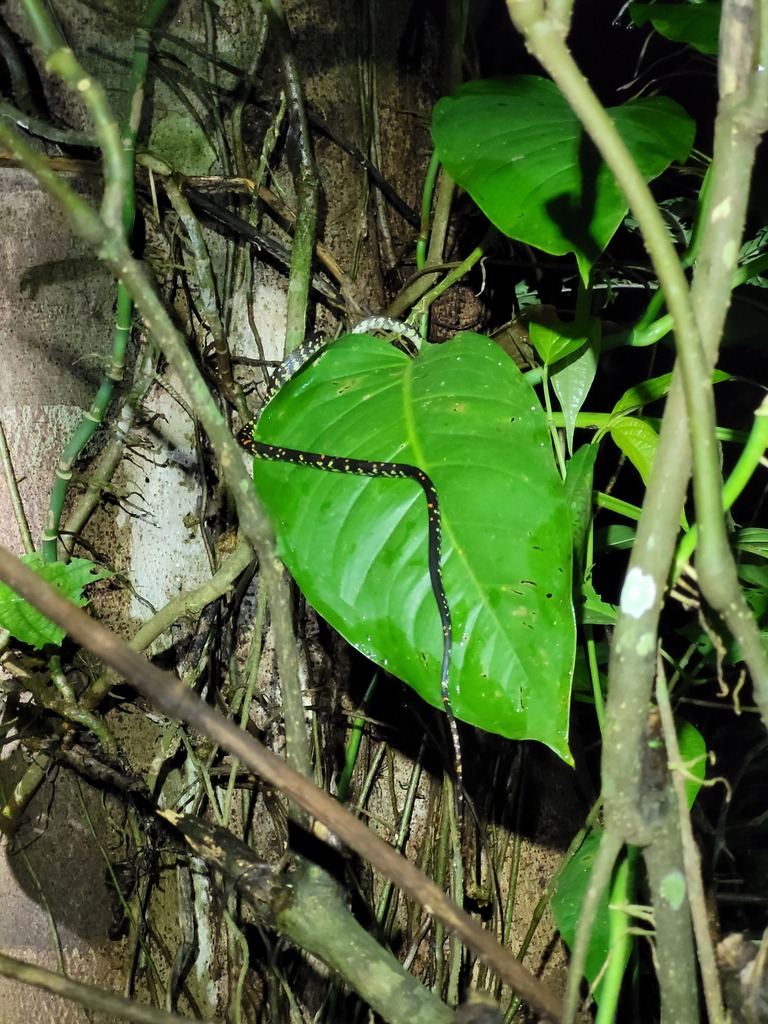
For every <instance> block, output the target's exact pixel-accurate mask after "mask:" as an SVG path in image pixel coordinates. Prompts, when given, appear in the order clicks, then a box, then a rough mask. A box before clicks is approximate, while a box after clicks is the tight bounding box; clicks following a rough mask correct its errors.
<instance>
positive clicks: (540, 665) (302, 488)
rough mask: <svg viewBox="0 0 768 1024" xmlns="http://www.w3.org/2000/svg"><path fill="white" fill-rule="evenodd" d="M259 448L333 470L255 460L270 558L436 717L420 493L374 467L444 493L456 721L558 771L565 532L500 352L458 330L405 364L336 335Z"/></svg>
mask: <svg viewBox="0 0 768 1024" xmlns="http://www.w3.org/2000/svg"><path fill="white" fill-rule="evenodd" d="M256 436H257V439H258V440H259V441H263V442H266V443H269V444H273V445H279V446H285V447H290V448H293V449H298V450H301V451H313V452H322V453H325V454H326V455H328V456H334V457H336V458H334V459H333V460H331V459H328V460H326V461H327V464H328V465H329V467H330V463H331V462H333V466H334V467H335V468H336V469H337V470H342V472H323V471H320V470H318V469H316V468H314V467H309V466H301V465H296V464H292V463H285V462H268V461H265V460H261V459H258V458H257V459H255V460H254V481H255V484H256V488H257V491H258V493H259V495H260V497H261V498H262V500H263V501H264V503H265V504H266V506H267V508H268V510H269V512H270V515H271V517H272V520H273V522H274V525H275V529H276V532H277V535H278V540H279V543H280V547H281V554H282V556H283V558H284V559H285V562H286V564H287V566H288V568H289V569H290V571H291V573H292V574H293V576H294V577H295V579H296V581H297V582H298V584H299V586H300V587H301V589H302V590H303V591H304V593H305V594H306V596H307V599H308V600H309V601H310V602H311V604H312V605H313V606H314V607H315V608H316V609H317V610H318V611H319V612H320V613H321V614H322V615H323V616H324V617H325V618H326V619H327V620H328V621H329V622H330V623H331V624H332V625H333V626H334V627H335V628H336V629H337V630H339V632H341V633H342V634H343V635H344V636H345V637H346V638H347V640H349V642H350V643H352V644H353V645H354V646H355V647H357V648H358V650H360V651H362V652H363V653H364V654H366V655H367V656H368V657H369V658H371V659H372V660H373V661H375V662H377V663H378V664H380V665H382V666H384V667H385V668H387V669H388V670H389V671H391V672H392V673H393V674H395V675H397V676H399V677H400V678H401V679H403V680H404V681H405V682H407V683H408V684H409V685H410V686H412V687H413V688H414V689H415V690H417V691H418V692H419V693H420V694H421V695H422V697H424V699H425V700H427V701H429V703H431V704H433V705H435V706H436V707H439V706H440V705H441V700H440V663H441V659H442V632H441V626H440V619H439V614H438V608H437V603H436V601H435V596H434V594H433V591H432V587H431V584H430V579H429V573H428V563H427V554H428V532H427V529H428V522H427V509H426V502H425V497H424V493H423V491H422V489H421V487H420V486H419V485H418V484H417V483H415V482H414V481H413V480H410V479H407V478H398V477H397V476H396V475H395V476H393V475H392V472H391V470H390V469H387V468H386V467H383V468H382V471H381V472H380V474H379V475H378V476H373V477H372V476H357V475H352V474H349V473H344V472H343V459H344V458H355V459H367V460H376V461H378V462H382V461H383V462H385V463H405V464H410V465H416V466H418V467H420V468H421V469H422V470H423V471H424V472H425V473H427V474H428V475H429V477H430V478H431V480H432V481H433V483H434V485H435V487H436V489H437V493H438V495H439V500H440V510H441V523H442V576H443V581H444V585H445V590H446V594H447V599H448V603H449V605H450V608H451V613H452V618H453V656H452V661H451V671H450V695H451V705H452V708H453V711H454V714H455V715H456V717H457V718H459V719H462V720H463V721H466V722H470V723H472V724H474V725H477V726H479V727H481V728H483V729H486V730H488V731H489V732H494V733H498V734H500V735H502V736H507V737H510V738H514V739H537V740H540V741H541V742H543V743H546V744H547V745H548V746H549V747H551V748H552V749H553V750H555V751H556V752H557V753H558V754H559V755H560V756H561V757H563V758H564V759H565V760H567V761H569V762H570V753H569V750H568V719H569V710H570V685H571V675H572V671H573V661H574V650H575V625H574V614H573V606H572V598H571V531H570V524H569V517H568V509H567V504H566V500H565V494H564V489H563V486H562V484H561V481H560V478H559V476H558V475H557V472H556V470H555V468H554V464H553V460H552V455H551V447H550V443H549V438H548V435H547V429H546V422H545V417H544V413H543V411H542V409H541V406H540V404H539V402H538V399H537V397H536V394H535V392H534V391H533V390H532V389H531V387H530V386H529V385H528V384H527V383H526V381H525V380H524V378H523V376H522V374H521V373H520V371H519V370H518V368H517V367H516V366H515V364H514V363H513V362H512V360H511V359H509V357H508V356H507V355H505V353H504V352H502V351H501V350H500V349H499V348H498V347H497V346H495V345H494V344H493V343H492V342H491V341H490V340H489V339H487V338H484V337H482V336H480V335H476V334H470V333H464V334H460V335H458V336H457V337H456V338H454V339H453V340H452V341H450V342H447V343H445V344H443V345H428V346H426V347H425V349H424V351H423V352H422V353H421V354H420V355H419V356H418V357H417V358H411V357H409V356H407V355H406V354H405V353H403V352H401V351H399V350H398V349H396V348H394V347H393V346H391V345H390V344H388V343H387V342H386V341H384V340H382V339H377V338H373V337H371V336H368V335H348V336H345V337H343V338H341V339H339V340H338V341H337V342H335V343H334V344H333V345H331V346H330V347H329V348H328V349H327V350H326V351H324V352H323V353H322V354H321V355H320V356H319V357H318V358H317V359H316V360H315V362H314V363H312V364H311V365H309V366H307V367H306V368H305V369H304V370H303V371H302V372H301V373H300V374H298V375H297V376H296V377H295V378H294V379H293V380H291V381H289V382H288V384H286V385H285V386H284V387H283V388H282V389H281V390H280V392H279V393H278V394H277V395H276V396H275V398H273V400H272V401H271V402H270V403H269V405H268V406H267V408H266V409H265V411H264V413H263V415H262V417H261V419H260V421H259V424H258V428H257V432H256Z"/></svg>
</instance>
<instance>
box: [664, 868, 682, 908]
mask: <svg viewBox="0 0 768 1024" xmlns="http://www.w3.org/2000/svg"><path fill="white" fill-rule="evenodd" d="M685 888H686V887H685V876H684V875H683V873H682V871H678V870H677V869H675V870H674V871H670V872H669V874H666V875H664V877H663V878H662V880H661V885H660V886H659V894H660V895H661V898H662V899H663V900H666V901H667V903H668V904H669V905H670V907H672V909H673V910H679V909H680V907H682V905H683V902H684V900H685Z"/></svg>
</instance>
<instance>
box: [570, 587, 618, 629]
mask: <svg viewBox="0 0 768 1024" xmlns="http://www.w3.org/2000/svg"><path fill="white" fill-rule="evenodd" d="M576 613H577V618H578V621H579V625H582V626H615V625H616V620H617V619H618V617H619V610H618V608H617V607H616V605H615V604H608V602H607V601H604V600H603V599H602V597H600V595H599V594H598V592H597V591H596V590H595V588H594V586H593V585H592V579H591V578H588V579H584V580H582V582H581V583H580V584H579V587H578V596H577V605H576Z"/></svg>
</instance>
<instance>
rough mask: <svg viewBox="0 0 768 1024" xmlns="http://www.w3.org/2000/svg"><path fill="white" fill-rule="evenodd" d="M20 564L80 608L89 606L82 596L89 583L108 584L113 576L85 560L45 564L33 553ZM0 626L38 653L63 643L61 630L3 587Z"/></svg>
mask: <svg viewBox="0 0 768 1024" xmlns="http://www.w3.org/2000/svg"><path fill="white" fill-rule="evenodd" d="M22 561H23V562H24V564H25V565H28V566H29V567H30V568H32V569H34V570H35V572H36V573H38V575H39V576H40V578H41V579H43V580H45V581H46V583H50V584H51V586H53V587H56V589H57V590H60V591H61V592H62V594H66V596H67V597H68V598H69V600H70V601H72V602H73V603H74V604H76V605H78V606H80V607H82V606H83V605H85V604H87V603H88V602H87V600H86V598H85V597H84V596H83V590H84V589H85V588H86V587H87V586H88V584H89V583H96V582H97V581H98V580H107V579H109V578H110V577H111V576H112V573H111V572H109V571H108V570H106V569H100V568H99V567H98V566H96V565H94V564H93V562H90V561H89V560H88V559H87V558H73V559H71V560H70V561H69V562H49V563H47V564H44V563H43V559H42V555H41V554H40V553H39V552H37V551H33V552H32V553H31V554H29V555H23V556H22ZM0 626H2V627H3V628H4V629H7V630H8V631H9V632H10V633H11V635H12V636H14V637H16V639H17V640H20V641H21V642H22V643H23V644H29V645H30V646H31V647H34V648H36V649H37V650H39V649H40V648H41V647H44V646H45V645H46V644H53V645H54V646H55V647H60V646H61V642H62V640H63V639H64V630H63V629H59V628H58V626H55V625H54V624H53V623H52V622H51V621H50V620H49V619H46V617H45V616H44V615H41V614H40V613H39V612H38V611H37V610H36V609H35V608H33V607H32V605H31V604H29V602H28V601H25V600H23V599H22V598H20V597H19V596H18V594H15V593H14V592H13V591H12V590H11V589H10V587H7V586H6V585H5V584H4V583H0Z"/></svg>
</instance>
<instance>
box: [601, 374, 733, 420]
mask: <svg viewBox="0 0 768 1024" xmlns="http://www.w3.org/2000/svg"><path fill="white" fill-rule="evenodd" d="M724 380H733V377H732V376H731V374H730V373H725V371H723V370H715V371H714V373H713V374H712V383H713V384H720V383H721V382H722V381H724ZM671 385H672V374H671V373H663V374H662V375H661V376H660V377H652V378H651V379H650V380H644V381H641V382H640V383H639V384H635V385H634V387H631V388H630V389H629V390H628V391H625V392H624V394H623V395H622V396H621V398H620V399H619V400H618V402H617V403H616V405H614V407H613V412H614V413H615V414H616V415H619V414H624V413H628V412H635V411H636V410H637V409H641V408H642V407H643V406H644V405H649V404H650V403H651V402H656V401H658V399H660V398H666V396H667V395H668V394H669V389H670V387H671Z"/></svg>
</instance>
